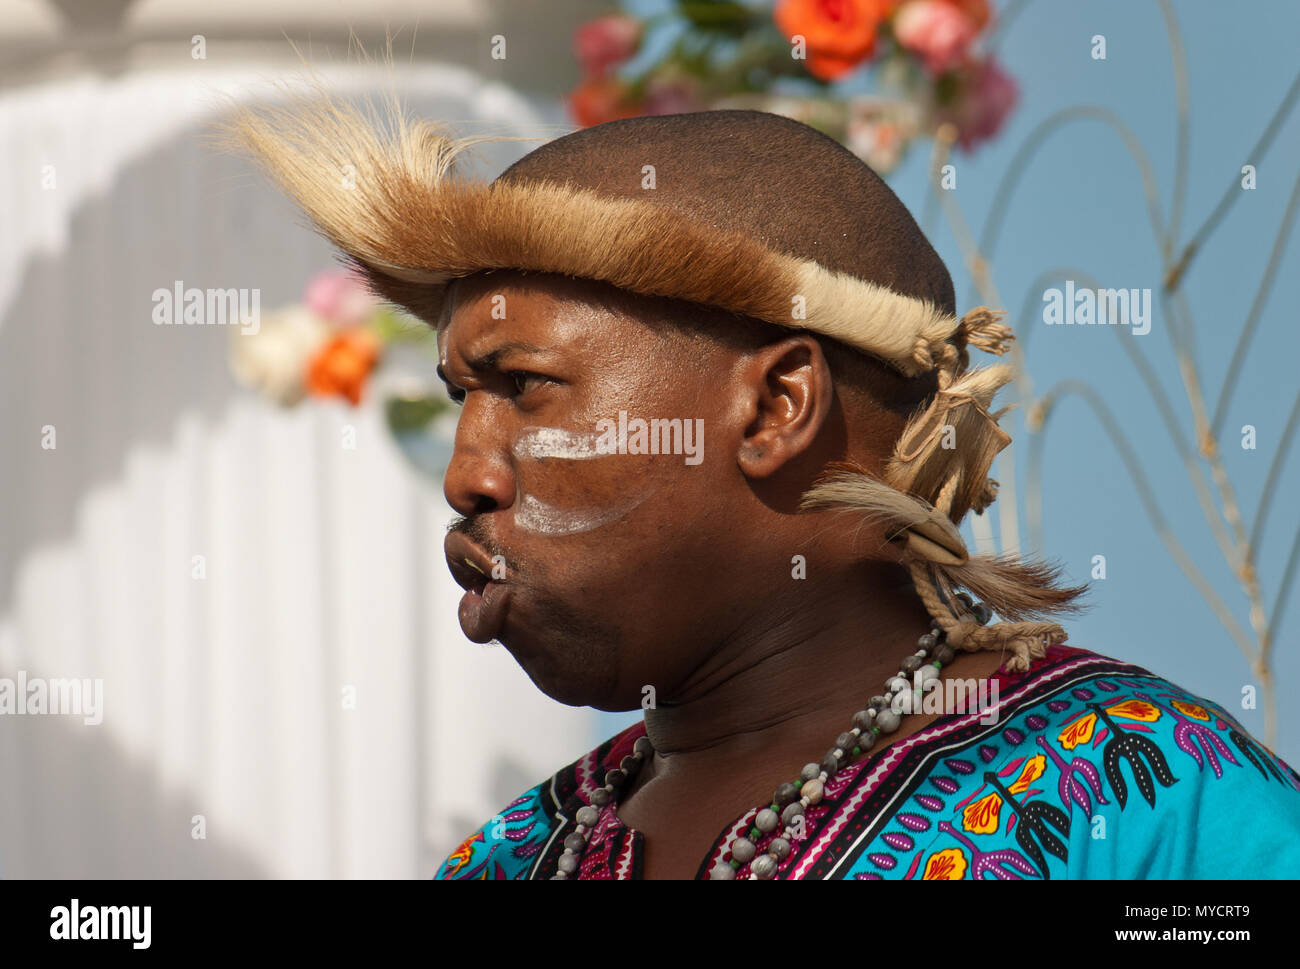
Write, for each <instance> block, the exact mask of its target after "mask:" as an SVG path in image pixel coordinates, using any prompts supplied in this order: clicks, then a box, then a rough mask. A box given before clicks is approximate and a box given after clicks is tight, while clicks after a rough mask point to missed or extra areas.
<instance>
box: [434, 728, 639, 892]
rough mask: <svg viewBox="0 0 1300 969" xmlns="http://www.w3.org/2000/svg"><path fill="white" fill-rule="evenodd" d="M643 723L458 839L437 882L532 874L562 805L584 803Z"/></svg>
mask: <svg viewBox="0 0 1300 969" xmlns="http://www.w3.org/2000/svg"><path fill="white" fill-rule="evenodd" d="M644 735H645V723H644V722H639V723H634V724H632V725H631V726H630V727H627V728H626V729H624V730H621V731H620V732H619V733H617V734H615V735H614V736H613V737H610V738H609V739H608V740H606V741H604V742H603V743H602V744H600V745H599V746H598V747H596V748H595V749H594V750H589V751H588V752H587V753H585V754H583V755H582V756H581V757H579V758H578V759H577V760H575V761H573V762H572V763H569V764H566V765H565V766H564V767H561V768H560V769H559V770H558V771H556V772H555V773H554V774H552V775H551V776H550V777H548V778H547V779H546V780H544V781H542V782H541V783H539V784H537V785H536V786H534V787H532V788H529V789H528V790H527V791H525V792H524V793H523V794H521V795H519V797H517V798H515V799H514V800H513V801H511V802H510V803H509V804H507V805H506V806H505V807H504V808H502V809H501V810H500V811H498V812H497V813H496V814H495V815H493V816H492V817H491V818H490V819H489V820H488V821H487V822H486V823H485V824H484V825H483V826H482V827H480V828H479V829H478V830H477V831H475V832H473V833H472V834H471V835H470V836H469V837H467V838H466V839H465V840H464V841H462V842H461V844H460V846H459V847H458V848H457V849H456V850H455V851H453V852H452V853H451V854H450V855H449V856H448V857H447V860H446V861H444V862H443V863H442V864H441V865H439V866H438V871H437V874H435V875H434V876H433V877H434V879H435V880H441V879H449V880H467V879H473V880H519V879H525V878H528V877H529V876H530V873H531V872H532V870H533V868H534V867H535V866H536V863H537V860H538V857H539V856H540V855H541V854H542V853H544V852H545V850H546V847H547V844H548V843H549V842H550V840H551V839H552V837H553V836H554V834H555V832H556V831H557V830H558V829H559V828H560V826H561V825H562V823H563V821H565V820H567V816H565V814H564V812H565V810H566V806H568V807H569V808H571V807H572V806H573V805H574V804H575V803H576V802H577V800H581V801H582V802H583V803H586V800H587V798H588V796H589V793H590V791H592V790H594V789H595V788H596V787H598V786H600V785H602V784H603V783H604V772H605V771H606V770H608V769H610V768H612V767H615V766H617V765H618V763H619V761H620V760H622V758H623V757H624V756H626V755H627V754H628V753H630V752H631V749H632V745H633V744H635V743H636V740H637V738H638V737H642V736H644Z"/></svg>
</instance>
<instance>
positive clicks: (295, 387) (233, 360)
mask: <svg viewBox="0 0 1300 969" xmlns="http://www.w3.org/2000/svg"><path fill="white" fill-rule="evenodd" d="M330 332H331V330H330V325H329V324H328V323H327V322H325V320H323V319H321V318H320V317H319V316H317V315H316V314H315V313H313V312H312V311H311V310H309V309H307V308H306V307H305V306H300V305H298V306H290V307H287V308H285V309H282V310H280V311H279V312H277V313H273V314H271V315H270V316H268V317H264V318H263V320H262V325H261V327H260V328H259V329H258V331H257V332H256V333H254V334H251V335H245V334H242V333H240V332H239V331H238V330H234V331H232V334H233V335H232V337H231V339H232V340H233V341H234V343H233V345H232V346H231V349H230V368H231V370H233V371H234V374H235V377H236V379H237V380H239V382H240V383H241V384H243V385H244V386H246V387H251V388H253V389H254V390H257V391H260V392H261V393H262V394H264V395H266V396H267V397H270V398H271V399H272V400H274V401H276V402H277V403H280V404H283V405H285V406H289V405H291V404H296V403H297V402H298V401H299V400H301V399H302V397H303V394H304V393H305V392H306V386H305V379H306V376H307V362H308V361H309V360H310V359H311V357H312V355H313V354H314V353H315V352H316V350H317V349H319V348H320V346H321V344H323V343H324V342H325V340H326V339H328V338H329V336H330Z"/></svg>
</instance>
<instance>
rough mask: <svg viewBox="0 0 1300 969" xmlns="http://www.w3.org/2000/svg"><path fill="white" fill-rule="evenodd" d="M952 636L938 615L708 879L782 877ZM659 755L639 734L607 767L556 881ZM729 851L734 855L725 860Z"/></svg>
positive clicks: (943, 655) (982, 613)
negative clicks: (812, 815)
mask: <svg viewBox="0 0 1300 969" xmlns="http://www.w3.org/2000/svg"><path fill="white" fill-rule="evenodd" d="M955 598H956V599H957V600H958V602H959V603H960V604H961V607H962V612H963V616H962V618H973V619H974V620H975V621H976V622H978V623H979V624H980V625H984V624H986V623H987V622H988V621H989V620H990V619H991V618H992V615H993V611H992V610H991V609H990V608H989V607H988V605H986V604H985V603H983V602H979V603H977V602H975V601H974V600H972V599H971V597H970V596H969V595H967V594H966V593H964V592H959V593H957V595H956V597H955ZM966 613H969V617H967V616H966V615H965V614H966ZM946 640H947V633H946V632H945V631H944V628H943V626H941V625H940V624H939V620H937V619H935V620H932V621H931V624H930V631H929V632H927V633H924V634H922V636H921V637H920V638H919V639H918V640H917V643H916V652H914V653H912V654H911V655H910V656H907V657H905V658H904V659H903V662H902V663H900V664H899V666H900V669H899V671H898V673H897V674H896V675H895V676H891V677H890V678H889V680H888V681H886V683H885V692H884V693H883V694H880V695H877V696H873V697H872V698H871V699H870V701H868V703H867V706H866V707H865V708H864V709H862V710H859V711H858V712H857V713H855V714H854V715H853V726H852V727H851V728H850V729H849V730H846V731H845V732H844V733H842V734H840V735H839V736H838V737H836V738H835V746H834V747H832V748H831V749H830V751H829V752H828V753H827V754H826V756H825V757H823V758H822V760H821V763H820V764H815V763H808V764H805V765H804V768H803V770H801V771H800V772H799V779H798V781H792V782H786V783H784V784H781V785H780V786H779V787H778V788H777V789H776V791H775V792H774V793H773V795H772V802H771V803H770V804H769V805H768V806H767V807H764V808H760V809H759V811H758V814H757V815H755V817H754V823H753V826H752V827H751V828H750V830H749V831H748V832H747V833H746V834H744V835H738V836H732V838H731V840H730V841H729V842H728V843H727V844H726V845H725V846H724V847H723V851H722V857H723V859H724V860H723V861H720V862H718V863H717V864H716V865H714V866H713V868H712V869H711V870H710V871H709V878H710V879H712V880H714V881H732V880H734V879H735V878H736V873H737V871H739V870H740V869H741V868H743V867H744V866H745V865H749V879H750V880H751V881H763V880H766V879H770V878H773V877H775V876H776V872H777V869H778V868H779V867H780V865H781V863H782V862H783V861H785V860H786V859H787V858H789V857H790V853H791V852H792V851H793V850H794V846H793V844H792V842H793V841H796V840H802V831H803V826H804V820H803V814H804V811H805V810H806V809H807V808H809V807H812V806H813V805H815V804H817V803H819V802H820V801H821V799H822V796H823V794H824V793H825V788H826V782H827V781H828V780H830V779H831V778H832V777H834V776H835V775H836V774H837V773H838V772H839V771H840V770H841V769H842V768H843V767H844V766H845V765H846V764H847V763H848V762H849V759H850V758H851V757H853V756H854V755H856V754H861V753H866V752H867V751H869V750H870V749H871V748H872V747H873V746H875V743H876V739H877V738H878V737H880V736H882V735H884V734H891V733H893V732H894V731H896V730H897V729H898V727H899V724H900V723H901V722H902V717H903V715H904V714H902V713H899V712H897V711H895V710H894V700H895V698H896V697H897V696H899V695H900V694H903V693H907V692H908V691H910V690H912V689H914V686H913V683H912V681H910V680H909V679H908V677H909V676H914V675H916V674H917V673H918V672H919V673H920V682H921V686H920V687H919V688H915V689H916V690H917V693H920V691H921V690H922V689H924V687H925V684H927V683H929V682H930V681H931V680H934V679H938V677H939V675H940V670H941V669H942V668H943V667H944V666H945V665H946V664H948V663H951V662H952V661H953V658H954V656H955V655H956V653H955V652H954V650H953V648H952V647H951V646H949V645H948V643H947V641H946ZM653 755H654V745H653V744H651V743H650V739H649V738H648V737H639V738H637V741H636V744H635V745H633V748H632V753H631V754H629V755H628V756H626V757H624V758H623V759H622V760H621V761H620V762H619V765H618V767H616V768H614V769H613V770H610V771H608V772H606V774H605V785H604V786H603V787H599V788H597V789H596V790H595V791H593V792H592V795H591V802H592V803H591V804H588V805H584V806H583V807H582V808H579V810H578V813H577V817H576V819H577V822H578V823H577V827H576V828H575V829H574V831H573V833H572V834H570V835H568V836H567V837H566V838H565V839H564V853H563V854H562V855H561V856H560V860H559V865H558V871H557V872H556V873H555V874H554V875H553V876H551V878H552V880H553V881H565V880H567V879H568V878H569V877H570V876H571V875H576V874H577V872H578V866H579V864H580V863H581V861H582V856H583V854H584V853H585V852H586V850H587V841H588V839H589V838H590V837H591V831H592V829H593V828H594V827H595V826H596V823H597V821H599V820H600V814H601V810H602V809H603V808H604V807H605V806H606V805H607V804H609V803H610V802H611V801H612V802H614V803H615V804H617V797H616V794H617V792H619V791H621V790H624V789H626V788H628V787H630V786H631V784H630V782H631V781H632V780H634V779H635V778H636V775H637V773H638V772H639V771H640V770H641V766H642V765H643V764H644V763H645V761H646V759H647V758H648V757H651V756H653ZM778 828H779V829H780V830H781V833H780V834H779V835H776V836H775V837H773V838H771V840H770V841H768V842H767V844H766V845H765V847H764V849H763V853H762V854H760V853H759V843H760V842H762V841H764V840H765V839H766V838H767V837H768V836H769V835H772V834H774V833H775V832H776V831H777V829H778ZM728 854H730V855H731V858H730V860H725V859H726V858H727V855H728Z"/></svg>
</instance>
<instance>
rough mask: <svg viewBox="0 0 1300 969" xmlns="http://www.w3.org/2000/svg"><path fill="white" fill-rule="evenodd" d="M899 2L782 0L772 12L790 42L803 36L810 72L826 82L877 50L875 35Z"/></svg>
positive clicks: (847, 70)
mask: <svg viewBox="0 0 1300 969" xmlns="http://www.w3.org/2000/svg"><path fill="white" fill-rule="evenodd" d="M895 3H896V0H781V2H780V3H778V4H777V5H776V9H775V10H773V11H772V18H773V19H774V20H775V21H776V26H777V27H778V28H779V29H780V31H781V32H782V33H783V34H785V36H786V38H787V39H789V40H794V38H795V37H803V38H804V41H805V43H806V44H807V55H808V56H807V67H808V73H810V74H812V75H813V76H814V77H819V78H821V79H822V80H823V81H833V80H835V79H836V78H840V77H843V76H844V75H845V74H848V73H849V72H850V71H852V70H853V69H854V68H855V67H857V66H858V65H859V64H861V63H862V62H863V61H865V60H866V59H867V58H869V57H870V56H871V55H872V53H874V51H875V49H876V33H877V31H878V30H879V29H880V25H881V23H883V22H884V21H885V20H886V19H887V18H888V17H889V15H890V13H892V12H893V8H894V6H895Z"/></svg>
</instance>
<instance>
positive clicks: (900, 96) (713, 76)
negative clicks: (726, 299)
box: [569, 0, 1019, 171]
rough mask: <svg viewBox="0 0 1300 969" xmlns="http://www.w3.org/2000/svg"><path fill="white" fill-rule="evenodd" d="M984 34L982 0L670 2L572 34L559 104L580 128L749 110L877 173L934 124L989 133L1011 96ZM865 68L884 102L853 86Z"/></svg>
mask: <svg viewBox="0 0 1300 969" xmlns="http://www.w3.org/2000/svg"><path fill="white" fill-rule="evenodd" d="M992 25H993V14H992V10H991V8H990V4H989V0H777V2H776V3H774V4H773V3H771V2H768V3H761V4H760V3H754V2H740V0H673V2H672V3H671V5H670V7H669V9H666V10H664V11H663V12H661V13H658V14H655V15H653V16H649V17H645V18H641V17H637V16H634V15H632V14H630V13H624V12H620V13H613V14H609V15H606V16H603V17H600V18H598V19H596V20H593V21H590V22H588V23H586V24H583V25H582V26H580V27H579V28H578V29H577V30H576V31H575V33H574V40H573V46H574V53H575V55H576V56H577V58H578V61H579V63H580V64H581V65H582V70H583V79H582V81H581V83H580V84H579V85H578V86H577V88H576V89H575V90H574V91H572V92H571V94H570V96H569V109H570V112H571V113H572V115H573V117H574V119H575V120H576V121H577V122H578V123H579V124H581V125H583V126H588V125H594V124H600V123H601V122H604V121H611V120H614V119H617V118H626V117H633V116H636V115H653V114H673V113H678V112H683V111H701V110H706V109H709V108H726V107H754V108H760V109H762V110H766V111H772V112H774V113H776V114H783V115H788V116H790V117H794V118H797V119H798V120H800V121H803V122H805V123H806V124H810V125H812V126H814V127H816V128H819V129H820V130H822V131H824V132H825V133H826V134H828V135H830V136H831V137H833V138H836V139H837V140H839V141H841V142H842V143H844V144H845V145H847V146H848V147H849V149H850V150H852V151H853V152H854V153H855V154H857V155H858V156H859V157H860V158H862V159H863V160H864V161H865V162H867V164H869V165H871V166H872V167H873V168H875V169H876V170H877V171H888V170H890V169H891V168H893V167H895V166H896V165H897V164H898V163H899V162H900V161H901V160H902V157H903V155H904V154H905V152H906V150H907V147H908V145H909V144H910V143H911V142H913V141H914V140H916V139H917V138H920V137H923V136H928V135H932V134H934V133H935V132H937V131H938V130H939V129H940V127H941V126H944V125H951V126H952V128H953V129H955V135H954V140H955V142H956V144H957V145H958V147H960V148H961V149H962V150H964V151H967V152H969V151H971V150H973V149H974V148H975V147H976V146H978V145H979V144H981V143H982V142H984V141H987V140H988V139H989V138H991V137H992V136H993V135H995V134H996V133H997V132H998V131H999V130H1000V129H1001V127H1002V125H1003V123H1004V122H1005V120H1006V118H1007V116H1008V115H1009V114H1010V113H1011V111H1012V110H1013V109H1014V107H1015V105H1016V102H1017V99H1018V94H1019V92H1018V88H1017V86H1016V82H1015V80H1014V79H1013V78H1012V77H1010V76H1009V75H1008V74H1007V73H1006V72H1005V71H1003V70H1002V68H1001V67H1000V66H999V65H998V63H997V61H996V60H995V59H994V57H993V56H992V55H991V54H987V53H983V52H982V51H981V47H982V41H983V40H984V38H986V37H987V36H988V34H989V33H990V31H991V28H992ZM873 72H874V74H875V77H876V79H877V80H878V82H879V85H880V87H882V88H884V89H886V90H887V91H889V92H890V93H889V94H888V95H886V96H879V95H871V94H867V93H866V92H865V90H863V84H862V82H863V81H864V80H865V79H866V78H867V76H869V75H871V74H872V73H873ZM855 88H856V89H855Z"/></svg>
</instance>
